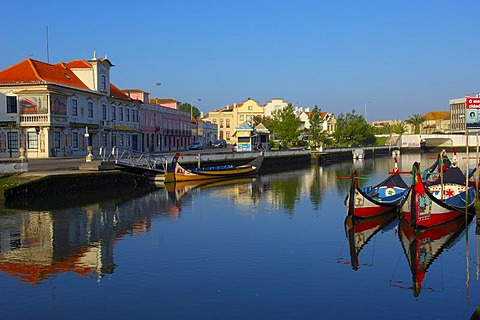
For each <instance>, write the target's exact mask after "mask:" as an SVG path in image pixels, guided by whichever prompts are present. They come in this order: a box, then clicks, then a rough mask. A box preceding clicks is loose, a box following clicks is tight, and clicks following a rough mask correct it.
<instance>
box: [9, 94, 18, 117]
mask: <svg viewBox="0 0 480 320" xmlns="http://www.w3.org/2000/svg"><path fill="white" fill-rule="evenodd" d="M7 113H17V97H12V96H7Z"/></svg>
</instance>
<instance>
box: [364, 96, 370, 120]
mask: <svg viewBox="0 0 480 320" xmlns="http://www.w3.org/2000/svg"><path fill="white" fill-rule="evenodd" d="M369 103H370V101H368V102H365V122H368V120H367V104H369Z"/></svg>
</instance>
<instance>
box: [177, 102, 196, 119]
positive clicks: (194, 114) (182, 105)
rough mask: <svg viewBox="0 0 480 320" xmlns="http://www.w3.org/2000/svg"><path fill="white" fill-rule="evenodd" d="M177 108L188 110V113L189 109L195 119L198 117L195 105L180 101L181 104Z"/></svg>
mask: <svg viewBox="0 0 480 320" xmlns="http://www.w3.org/2000/svg"><path fill="white" fill-rule="evenodd" d="M179 109H180V110H182V111H185V112H188V113H190V109H191V112H192V116H193V117H194V118H195V119H198V118H200V110H198V108H197V107H195V106H192V105H191V104H190V103H187V102H184V103H182V104H181V105H180V106H179Z"/></svg>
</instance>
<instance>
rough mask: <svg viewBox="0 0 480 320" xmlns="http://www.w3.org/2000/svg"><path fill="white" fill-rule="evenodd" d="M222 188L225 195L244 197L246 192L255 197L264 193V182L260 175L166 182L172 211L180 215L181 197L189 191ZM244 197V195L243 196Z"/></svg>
mask: <svg viewBox="0 0 480 320" xmlns="http://www.w3.org/2000/svg"><path fill="white" fill-rule="evenodd" d="M213 188H220V189H221V193H222V194H225V195H229V196H232V195H239V198H242V197H243V196H244V195H245V194H246V193H248V194H250V195H251V198H250V197H247V198H248V199H253V201H255V198H256V197H257V196H259V195H260V194H261V193H262V182H261V180H260V178H259V177H247V178H238V179H210V180H201V181H182V182H174V183H166V184H165V190H167V192H168V199H169V200H170V203H171V204H172V206H171V208H170V212H171V213H172V214H176V215H178V214H179V213H180V211H181V209H182V201H181V199H182V198H183V197H184V196H186V195H187V194H189V193H192V192H194V191H197V190H204V189H213ZM243 198H244V197H243Z"/></svg>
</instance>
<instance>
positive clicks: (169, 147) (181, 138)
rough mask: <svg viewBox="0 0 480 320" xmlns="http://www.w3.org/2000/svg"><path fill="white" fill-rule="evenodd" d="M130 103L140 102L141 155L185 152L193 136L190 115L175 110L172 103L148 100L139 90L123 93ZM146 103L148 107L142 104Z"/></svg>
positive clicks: (176, 107)
mask: <svg viewBox="0 0 480 320" xmlns="http://www.w3.org/2000/svg"><path fill="white" fill-rule="evenodd" d="M123 91H124V92H125V93H126V94H127V95H129V96H130V98H132V99H136V100H139V101H140V102H141V103H140V119H139V122H140V123H139V127H140V132H141V135H142V142H143V143H142V146H141V148H140V151H143V152H162V151H165V152H166V151H181V150H187V148H188V145H189V143H190V139H191V136H192V130H191V121H190V114H189V113H188V112H184V111H181V110H179V109H178V106H179V105H180V103H179V102H178V101H176V100H174V99H160V98H154V99H150V98H149V93H148V92H145V91H142V90H139V89H125V90H123ZM146 101H149V103H145V102H146Z"/></svg>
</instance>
